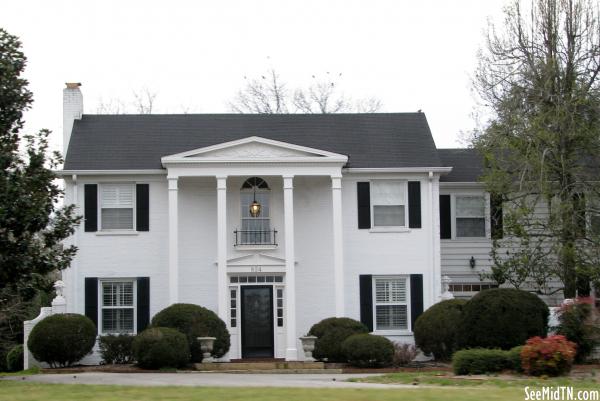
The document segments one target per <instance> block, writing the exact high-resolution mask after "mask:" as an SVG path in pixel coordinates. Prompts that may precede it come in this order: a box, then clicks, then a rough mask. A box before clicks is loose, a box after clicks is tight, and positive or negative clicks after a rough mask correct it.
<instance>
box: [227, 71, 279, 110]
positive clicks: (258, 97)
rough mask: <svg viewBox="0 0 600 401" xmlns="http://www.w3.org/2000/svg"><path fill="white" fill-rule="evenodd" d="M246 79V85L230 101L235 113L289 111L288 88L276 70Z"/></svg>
mask: <svg viewBox="0 0 600 401" xmlns="http://www.w3.org/2000/svg"><path fill="white" fill-rule="evenodd" d="M244 79H246V81H247V83H246V87H245V88H244V89H241V90H240V91H238V93H237V96H236V99H235V100H234V101H231V102H230V103H229V107H230V108H231V110H232V111H234V112H235V113H242V114H244V113H254V114H282V113H288V106H287V102H288V90H287V88H286V85H285V84H283V83H281V81H280V79H279V75H278V74H277V73H276V72H275V70H270V71H269V72H268V73H267V74H266V75H261V77H260V78H253V79H247V78H246V77H244Z"/></svg>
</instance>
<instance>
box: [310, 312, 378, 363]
mask: <svg viewBox="0 0 600 401" xmlns="http://www.w3.org/2000/svg"><path fill="white" fill-rule="evenodd" d="M368 332H369V329H368V328H367V326H365V325H364V324H362V323H361V322H358V321H356V320H354V319H350V318H347V317H330V318H327V319H323V320H321V321H320V322H319V323H316V324H314V325H313V326H312V327H311V328H310V330H309V332H308V335H311V336H316V337H317V341H316V342H315V350H314V351H313V356H314V357H315V358H317V359H320V360H327V361H328V362H346V361H347V359H346V356H345V355H344V352H343V351H342V342H343V341H344V340H345V339H346V338H348V337H350V336H351V335H353V334H361V333H368Z"/></svg>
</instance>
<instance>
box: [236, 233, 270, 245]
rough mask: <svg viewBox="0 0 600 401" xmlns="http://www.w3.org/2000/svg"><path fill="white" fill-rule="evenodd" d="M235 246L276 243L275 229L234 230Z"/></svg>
mask: <svg viewBox="0 0 600 401" xmlns="http://www.w3.org/2000/svg"><path fill="white" fill-rule="evenodd" d="M233 233H234V234H235V246H238V245H277V230H235V231H234V232H233Z"/></svg>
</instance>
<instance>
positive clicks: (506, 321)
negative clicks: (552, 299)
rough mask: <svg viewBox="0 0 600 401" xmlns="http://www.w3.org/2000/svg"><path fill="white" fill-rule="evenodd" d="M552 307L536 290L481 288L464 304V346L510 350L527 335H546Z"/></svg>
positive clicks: (462, 330)
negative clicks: (550, 307) (531, 291)
mask: <svg viewBox="0 0 600 401" xmlns="http://www.w3.org/2000/svg"><path fill="white" fill-rule="evenodd" d="M548 314H549V310H548V307H547V306H546V304H545V303H544V301H542V300H541V299H540V298H539V297H537V296H536V295H534V294H531V293H529V292H526V291H521V290H516V289H511V288H493V289H490V290H486V291H481V292H480V293H478V294H477V295H475V296H474V297H473V298H471V300H470V301H469V302H467V303H466V304H465V306H464V307H463V319H462V322H461V326H460V331H459V345H460V347H461V348H476V347H481V348H500V349H504V350H509V349H511V348H513V347H516V346H517V345H522V344H524V343H525V341H527V339H528V338H531V337H535V336H545V335H546V332H547V330H548Z"/></svg>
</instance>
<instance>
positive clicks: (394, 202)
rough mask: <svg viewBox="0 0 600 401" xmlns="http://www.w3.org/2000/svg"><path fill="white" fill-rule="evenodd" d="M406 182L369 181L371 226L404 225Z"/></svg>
mask: <svg viewBox="0 0 600 401" xmlns="http://www.w3.org/2000/svg"><path fill="white" fill-rule="evenodd" d="M405 188H406V182H404V181H392V180H376V181H372V182H371V205H372V208H373V213H372V215H373V227H404V226H406V202H405V199H406V197H405V192H406V190H405Z"/></svg>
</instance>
